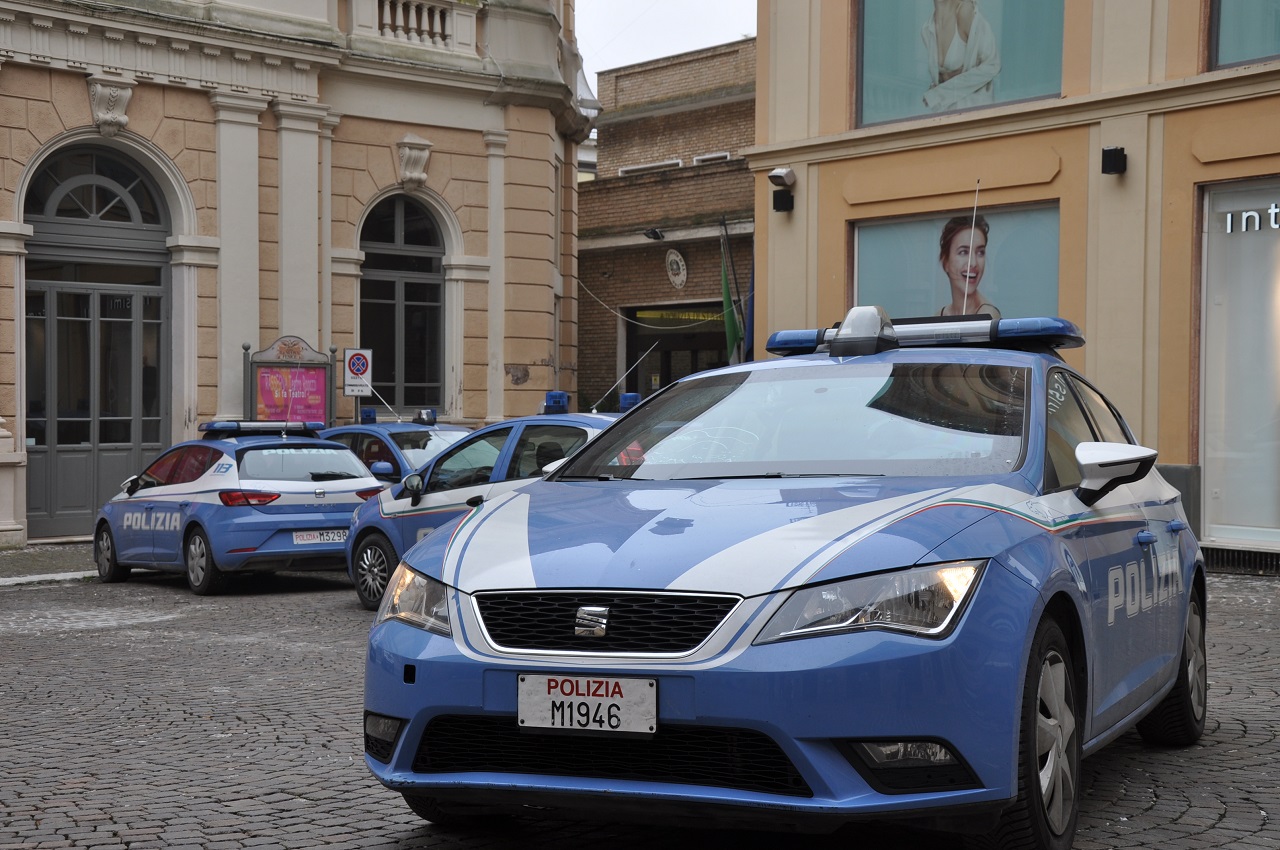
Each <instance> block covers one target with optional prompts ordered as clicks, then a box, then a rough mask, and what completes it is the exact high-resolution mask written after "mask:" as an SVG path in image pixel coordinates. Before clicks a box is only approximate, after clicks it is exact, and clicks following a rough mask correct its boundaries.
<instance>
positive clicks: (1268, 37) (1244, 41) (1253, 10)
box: [1210, 0, 1280, 68]
mask: <svg viewBox="0 0 1280 850" xmlns="http://www.w3.org/2000/svg"><path fill="white" fill-rule="evenodd" d="M1211 33H1212V34H1211V36H1210V53H1211V58H1210V66H1211V67H1213V68H1226V67H1229V66H1231V65H1246V64H1248V63H1250V62H1260V61H1262V60H1264V59H1275V58H1278V57H1280V4H1277V3H1276V2H1275V0H1215V2H1214V3H1213V23H1212V26H1211Z"/></svg>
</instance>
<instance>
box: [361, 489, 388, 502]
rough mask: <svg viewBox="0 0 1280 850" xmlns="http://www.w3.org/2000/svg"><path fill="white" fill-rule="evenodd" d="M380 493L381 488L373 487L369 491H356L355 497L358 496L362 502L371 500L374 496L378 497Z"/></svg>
mask: <svg viewBox="0 0 1280 850" xmlns="http://www.w3.org/2000/svg"><path fill="white" fill-rule="evenodd" d="M381 492H382V488H381V487H374V488H372V489H370V490H357V491H356V495H357V496H359V497H360V501H362V502H363V501H366V500H368V499H372V498H373V497H374V496H376V495H378V494H379V493H381Z"/></svg>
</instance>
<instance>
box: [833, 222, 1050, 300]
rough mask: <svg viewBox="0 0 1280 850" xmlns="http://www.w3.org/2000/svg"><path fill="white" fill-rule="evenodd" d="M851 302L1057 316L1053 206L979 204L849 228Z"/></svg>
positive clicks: (858, 224) (866, 223) (859, 224)
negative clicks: (987, 206)
mask: <svg viewBox="0 0 1280 850" xmlns="http://www.w3.org/2000/svg"><path fill="white" fill-rule="evenodd" d="M853 239H854V281H853V292H852V293H851V296H852V297H851V303H853V304H855V305H877V306H880V307H883V308H884V309H885V310H886V311H887V312H888V313H889V315H890V317H892V318H908V317H917V316H951V315H974V314H978V313H986V314H987V315H990V316H992V317H993V318H1004V319H1014V318H1021V317H1025V316H1056V315H1058V314H1059V312H1060V311H1059V307H1058V208H1057V207H1056V206H1051V207H1049V206H1046V207H1032V208H1027V207H1018V208H1015V209H1009V208H1005V209H983V208H981V207H979V208H978V211H977V215H976V216H975V215H974V212H973V210H969V211H959V210H957V211H956V212H954V213H952V214H950V215H939V216H931V217H929V218H915V217H913V218H910V219H892V220H887V221H876V222H861V223H857V224H855V225H854V227H853Z"/></svg>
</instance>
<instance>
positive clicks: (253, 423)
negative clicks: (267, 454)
mask: <svg viewBox="0 0 1280 850" xmlns="http://www.w3.org/2000/svg"><path fill="white" fill-rule="evenodd" d="M324 427H325V425H324V423H323V422H285V421H284V420H280V419H254V420H236V419H226V420H222V421H218V422H202V423H200V430H201V431H205V432H206V434H205V437H206V438H209V439H213V438H214V433H215V432H216V434H217V435H219V436H221V435H230V434H281V433H294V434H314V433H315V432H316V431H319V430H321V429H323V428H324Z"/></svg>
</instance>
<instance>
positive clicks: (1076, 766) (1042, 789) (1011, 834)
mask: <svg viewBox="0 0 1280 850" xmlns="http://www.w3.org/2000/svg"><path fill="white" fill-rule="evenodd" d="M1076 702H1077V701H1076V680H1075V675H1074V667H1073V665H1072V661H1071V647H1070V645H1069V644H1068V643H1067V639H1066V636H1065V635H1064V634H1063V633H1062V629H1061V627H1059V626H1058V624H1057V623H1055V622H1054V621H1053V620H1045V621H1044V622H1042V623H1041V624H1040V627H1039V629H1037V630H1036V637H1035V640H1034V641H1033V643H1032V648H1031V657H1030V661H1029V663H1028V665H1027V678H1026V681H1025V682H1024V683H1023V691H1022V728H1021V731H1020V732H1019V735H1018V798H1017V800H1016V801H1015V802H1014V803H1013V805H1011V806H1010V807H1009V808H1007V809H1005V810H1004V812H1003V813H1002V814H1001V816H1000V823H999V825H998V826H997V827H996V829H995V830H994V831H993V832H991V833H990V834H988V835H984V836H977V837H975V838H973V839H972V840H971V841H970V842H969V846H970V847H974V848H986V849H987V850H1070V847H1071V844H1072V841H1073V839H1074V838H1075V832H1076V818H1077V816H1078V815H1079V813H1080V798H1079V794H1078V790H1079V787H1080V735H1079V730H1078V717H1079V715H1078V713H1077V708H1076Z"/></svg>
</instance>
